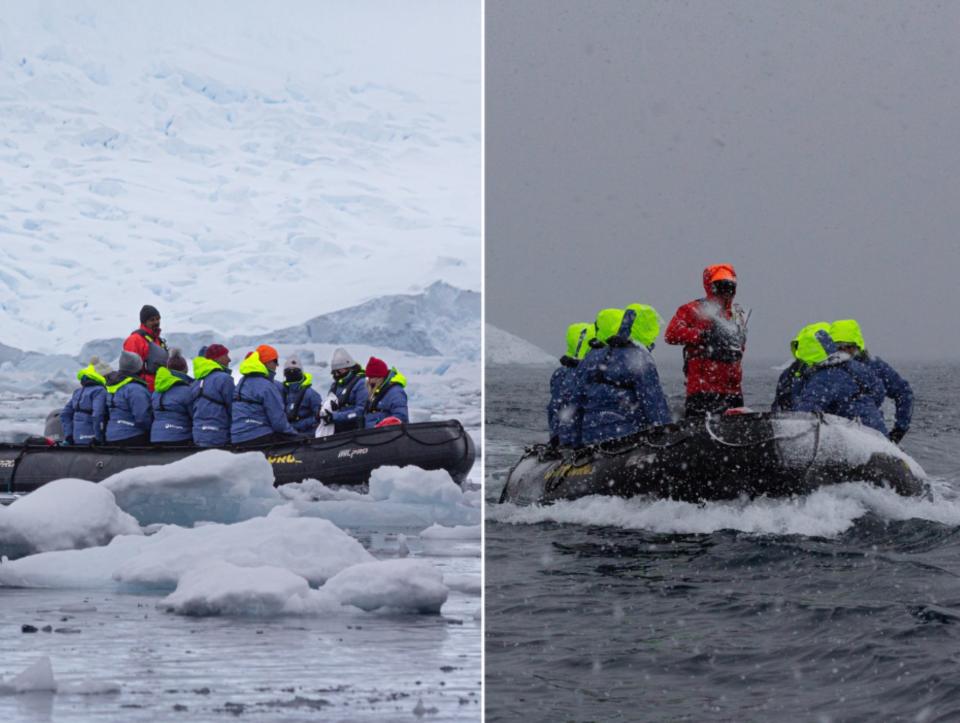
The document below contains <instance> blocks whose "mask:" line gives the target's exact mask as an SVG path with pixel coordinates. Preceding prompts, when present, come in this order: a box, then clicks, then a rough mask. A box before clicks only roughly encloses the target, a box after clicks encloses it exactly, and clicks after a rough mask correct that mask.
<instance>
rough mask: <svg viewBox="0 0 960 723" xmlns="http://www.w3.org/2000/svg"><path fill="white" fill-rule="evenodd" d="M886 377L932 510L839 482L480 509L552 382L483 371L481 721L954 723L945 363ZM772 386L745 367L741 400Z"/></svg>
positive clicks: (531, 429) (956, 486)
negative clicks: (930, 489) (908, 388)
mask: <svg viewBox="0 0 960 723" xmlns="http://www.w3.org/2000/svg"><path fill="white" fill-rule="evenodd" d="M900 371H901V372H902V373H903V374H904V375H905V376H907V378H908V379H909V380H910V381H911V383H912V384H913V387H914V391H915V393H916V397H917V399H916V405H915V411H914V423H913V428H912V430H911V433H910V434H909V435H908V436H907V438H906V440H905V441H904V445H903V447H904V449H905V450H906V451H907V452H908V453H909V454H911V455H912V456H913V457H914V458H915V459H917V461H919V462H920V464H921V465H923V467H924V468H925V469H926V471H927V473H928V474H929V475H930V476H931V478H932V479H933V485H934V488H935V494H934V498H933V500H932V501H923V500H906V499H902V498H898V497H896V495H893V494H892V493H890V492H888V491H886V490H877V489H872V488H869V487H867V486H866V485H863V484H859V483H856V484H847V485H842V486H838V487H835V488H831V489H827V490H821V491H818V492H816V493H814V494H812V495H810V496H808V497H806V498H799V499H792V500H779V501H777V500H758V501H753V502H747V501H736V502H727V503H709V504H704V505H690V504H686V503H679V502H672V501H662V500H661V501H656V500H649V499H634V500H629V501H625V500H612V499H597V498H593V499H584V500H578V501H575V502H569V503H562V504H560V505H556V506H554V507H552V508H543V509H536V508H524V509H521V508H518V507H514V506H512V505H497V504H496V500H497V498H498V496H499V492H500V489H501V487H502V485H503V478H504V475H505V473H506V471H507V469H508V468H509V466H510V465H511V464H512V463H513V462H514V461H515V460H516V458H517V457H518V456H519V455H520V454H521V452H522V450H523V447H524V445H526V444H529V443H533V442H538V441H542V440H543V439H545V436H546V432H545V429H546V422H545V414H544V411H543V410H544V406H545V404H546V401H547V396H548V391H547V386H548V379H549V374H550V370H549V369H529V368H526V369H525V368H520V367H509V368H508V367H500V368H497V367H494V368H492V369H488V371H487V382H486V390H487V391H486V394H487V396H486V400H487V401H486V404H487V431H486V469H487V485H488V487H487V499H488V501H489V502H491V503H492V504H490V505H489V506H488V511H487V520H488V521H487V529H486V685H487V687H486V706H487V720H488V721H516V720H523V721H526V722H532V721H619V720H624V721H627V720H629V721H647V720H650V721H900V720H902V721H916V722H918V723H928V722H930V721H955V720H960V365H953V366H951V365H949V364H926V365H907V366H903V367H902V368H901V369H900ZM663 376H664V387H665V389H666V390H667V391H668V393H670V394H671V398H672V402H673V403H675V404H676V405H679V404H680V402H681V398H680V393H681V389H682V384H681V379H680V376H679V373H678V372H676V371H675V372H673V373H666V374H664V375H663ZM776 376H777V372H776V371H773V370H772V369H770V367H768V366H767V367H764V366H748V367H747V370H746V374H745V379H746V381H745V393H746V397H747V403H748V404H752V405H754V406H755V407H757V408H760V407H767V406H768V405H769V402H770V400H771V399H772V396H773V389H774V386H775V380H776Z"/></svg>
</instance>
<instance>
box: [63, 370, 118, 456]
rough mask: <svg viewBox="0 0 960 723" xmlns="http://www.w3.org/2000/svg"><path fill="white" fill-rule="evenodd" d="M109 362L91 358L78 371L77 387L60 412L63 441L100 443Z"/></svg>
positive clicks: (105, 417) (82, 443)
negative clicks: (78, 385)
mask: <svg viewBox="0 0 960 723" xmlns="http://www.w3.org/2000/svg"><path fill="white" fill-rule="evenodd" d="M109 373H110V365H108V364H103V363H101V362H100V359H99V358H97V357H93V358H91V359H90V364H89V365H88V366H86V367H84V368H83V369H81V370H80V371H79V372H77V379H79V380H80V388H79V389H77V390H76V391H75V392H74V393H73V396H72V397H70V401H69V402H67V404H66V406H64V408H63V411H61V412H60V424H61V425H62V426H63V444H68V445H69V444H75V445H79V446H83V447H86V446H89V445H91V444H103V440H104V428H105V427H106V423H107V380H106V379H105V375H107V374H109Z"/></svg>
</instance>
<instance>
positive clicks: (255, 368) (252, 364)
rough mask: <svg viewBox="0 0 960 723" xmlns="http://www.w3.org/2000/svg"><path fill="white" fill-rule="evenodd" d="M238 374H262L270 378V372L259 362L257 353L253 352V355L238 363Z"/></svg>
mask: <svg viewBox="0 0 960 723" xmlns="http://www.w3.org/2000/svg"><path fill="white" fill-rule="evenodd" d="M240 373H241V374H243V375H244V376H246V375H247V374H263V376H265V377H269V376H270V370H269V369H267V367H266V365H265V364H264V363H263V362H262V361H260V354H258V353H257V352H253V354H251V355H250V356H248V357H247V358H246V359H244V360H243V361H242V362H240Z"/></svg>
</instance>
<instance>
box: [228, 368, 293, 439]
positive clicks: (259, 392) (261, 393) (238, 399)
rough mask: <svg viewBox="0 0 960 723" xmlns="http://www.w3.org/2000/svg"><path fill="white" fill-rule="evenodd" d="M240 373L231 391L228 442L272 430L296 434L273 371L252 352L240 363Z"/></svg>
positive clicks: (251, 437) (259, 435) (269, 432)
mask: <svg viewBox="0 0 960 723" xmlns="http://www.w3.org/2000/svg"><path fill="white" fill-rule="evenodd" d="M240 373H241V374H242V375H243V379H241V380H240V381H239V382H238V383H237V388H236V390H234V393H233V419H232V420H231V423H230V441H231V442H232V443H233V444H241V443H243V442H250V441H251V440H254V439H257V438H258V437H265V436H267V435H268V434H273V433H274V432H276V433H278V434H287V435H289V436H290V437H298V436H299V435H298V434H297V432H296V430H295V429H294V428H293V427H292V426H290V422H288V421H287V415H286V411H285V410H284V408H283V395H282V394H281V393H280V385H279V384H277V383H276V382H275V381H274V380H273V376H274V375H273V373H272V372H271V371H270V370H269V369H267V367H266V366H265V365H264V364H263V362H262V361H260V355H259V354H258V353H257V352H253V354H251V355H250V356H248V357H247V358H246V359H244V360H243V363H242V364H240Z"/></svg>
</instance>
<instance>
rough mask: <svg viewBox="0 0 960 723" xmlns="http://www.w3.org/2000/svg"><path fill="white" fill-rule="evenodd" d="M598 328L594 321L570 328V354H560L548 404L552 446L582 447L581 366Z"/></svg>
mask: <svg viewBox="0 0 960 723" xmlns="http://www.w3.org/2000/svg"><path fill="white" fill-rule="evenodd" d="M595 334H596V330H595V328H594V325H593V324H584V323H580V324H571V325H570V326H569V327H567V353H566V354H564V355H563V356H562V357H560V366H559V367H557V369H556V370H555V371H554V372H553V375H552V376H551V377H550V402H549V404H547V425H548V426H549V428H550V445H551V446H553V447H557V446H560V447H579V446H580V435H579V432H580V422H579V420H578V419H577V418H576V415H577V374H576V372H577V367H578V366H579V365H580V360H581V359H583V358H584V357H585V356H586V355H587V352H588V351H590V340H591V339H593V338H594V336H595Z"/></svg>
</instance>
